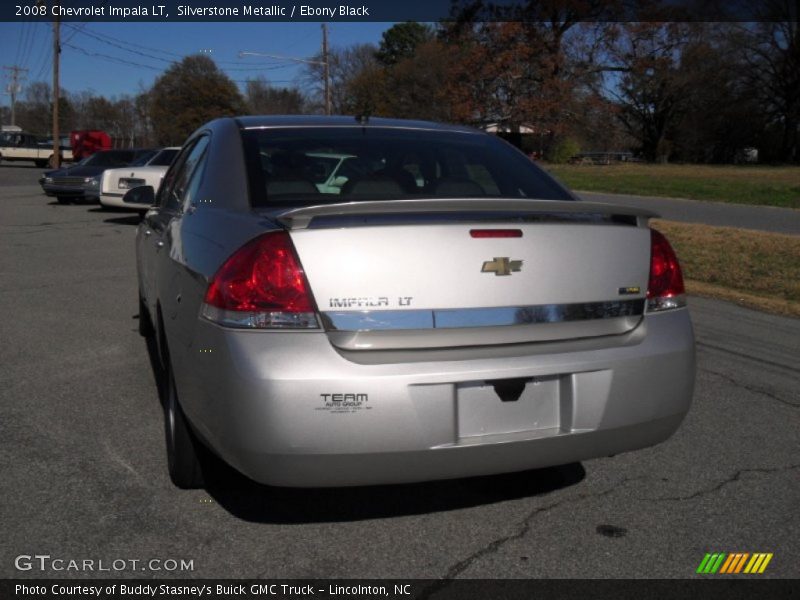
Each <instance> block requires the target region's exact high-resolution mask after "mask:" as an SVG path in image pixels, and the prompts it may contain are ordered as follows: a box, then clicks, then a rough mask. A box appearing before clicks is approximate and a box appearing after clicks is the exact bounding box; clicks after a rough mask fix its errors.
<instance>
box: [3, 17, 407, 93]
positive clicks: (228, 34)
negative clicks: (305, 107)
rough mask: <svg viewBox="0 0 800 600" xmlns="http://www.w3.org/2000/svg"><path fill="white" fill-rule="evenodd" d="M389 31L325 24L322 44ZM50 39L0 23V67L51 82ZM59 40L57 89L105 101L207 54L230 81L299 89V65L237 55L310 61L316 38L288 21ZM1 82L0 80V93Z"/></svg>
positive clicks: (31, 26)
mask: <svg viewBox="0 0 800 600" xmlns="http://www.w3.org/2000/svg"><path fill="white" fill-rule="evenodd" d="M391 25H392V24H391V23H345V22H336V23H331V24H329V26H328V36H329V44H330V45H331V46H332V47H337V46H349V45H351V44H355V43H376V44H377V43H378V42H379V41H380V39H381V34H382V33H383V32H384V31H385V30H386V29H388V28H389V27H391ZM52 39H53V38H52V27H51V24H50V23H30V22H26V23H10V22H2V23H0V57H2V60H0V64H2V65H7V66H11V65H17V66H20V67H25V68H27V69H29V70H28V72H27V73H26V74H25V75H26V76H27V80H26V83H30V82H33V81H47V82H52V76H53V75H52V68H53V67H52V64H53V63H52V45H53V44H52ZM61 39H62V53H61V87H62V88H64V89H66V90H67V91H69V92H79V91H82V90H90V91H92V92H94V93H95V94H100V95H104V96H107V97H111V96H118V95H121V94H135V93H137V92H138V91H139V89H140V87H141V86H145V87H149V86H150V85H151V84H152V83H153V81H154V79H155V78H156V77H157V76H158V75H159V73H160V72H161V71H162V70H163V69H166V68H168V67H169V61H173V60H180V58H181V57H182V56H185V55H188V54H194V53H197V52H201V51H208V50H210V51H211V52H210V56H211V57H212V58H213V59H214V60H215V61H216V62H217V64H218V65H219V67H220V68H222V69H223V70H225V71H226V72H227V73H228V75H229V76H230V77H231V79H233V80H235V81H237V82H243V81H244V80H246V79H247V78H248V77H255V76H258V75H263V76H264V77H266V78H267V80H269V81H271V82H273V83H274V84H275V85H282V86H284V85H285V86H291V85H292V84H296V85H298V86H300V87H302V86H303V81H302V76H303V72H304V68H303V66H302V65H301V64H300V63H296V62H295V63H293V62H289V61H276V60H273V59H269V58H262V57H253V56H248V57H242V58H239V56H238V54H239V51H252V52H261V53H266V54H279V55H285V56H292V57H299V58H304V57H310V56H313V55H314V54H316V53H317V52H319V51H320V47H321V42H322V31H321V24H320V23H296V22H295V23H209V22H202V23H130V22H129V23H98V22H89V23H83V22H73V23H64V24H62V30H61ZM72 46H74V47H72ZM75 47H77V49H76V48H75ZM100 55H103V56H100ZM123 61H124V62H123ZM130 63H135V64H130ZM6 73H7V71H4V72H3V74H4V75H5V74H6ZM7 83H8V79H7V78H6V77H5V76H3V77H2V92H5V91H6V85H7ZM23 85H24V84H23ZM22 96H24V91H23V94H22ZM0 99H1V100H0V104H2V105H5V106H8V105H9V104H10V98H9V96H8V95H6V94H5V93H4V94H3V95H0Z"/></svg>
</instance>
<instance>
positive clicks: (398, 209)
mask: <svg viewBox="0 0 800 600" xmlns="http://www.w3.org/2000/svg"><path fill="white" fill-rule="evenodd" d="M435 213H440V214H441V213H479V214H481V215H484V214H485V216H487V217H491V216H492V214H496V215H501V214H502V215H503V216H505V217H508V216H509V214H512V215H518V216H522V215H559V214H587V215H603V216H616V215H619V216H625V217H636V218H637V221H639V223H640V224H642V223H643V222H645V221H646V220H647V219H650V218H654V217H658V214H657V213H654V212H652V211H650V210H646V209H643V208H636V207H632V206H619V205H614V204H601V203H598V202H582V201H576V200H515V199H501V198H498V199H495V198H493V199H481V198H464V199H462V198H454V199H449V198H436V199H404V200H377V201H365V202H342V203H337V204H319V205H315V206H304V207H303V208H295V209H288V210H284V211H280V210H278V211H270V213H269V216H270V217H271V218H273V219H275V220H276V221H278V222H279V223H280V224H281V225H283V226H284V227H286V228H287V229H306V228H308V226H309V225H310V224H311V221H312V220H313V219H315V218H317V217H356V216H368V215H388V214H435Z"/></svg>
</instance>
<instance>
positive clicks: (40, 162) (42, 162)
mask: <svg viewBox="0 0 800 600" xmlns="http://www.w3.org/2000/svg"><path fill="white" fill-rule="evenodd" d="M34 164H35V165H36V166H37V167H39V168H40V169H44V168H45V167H46V166H47V161H46V160H37V161H36V162H35V163H34Z"/></svg>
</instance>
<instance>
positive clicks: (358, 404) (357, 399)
mask: <svg viewBox="0 0 800 600" xmlns="http://www.w3.org/2000/svg"><path fill="white" fill-rule="evenodd" d="M319 397H320V399H321V400H322V406H317V407H316V408H315V409H314V410H326V411H328V412H333V413H352V412H357V411H360V410H371V409H372V407H371V406H369V404H368V403H369V394H355V393H347V394H320V395H319Z"/></svg>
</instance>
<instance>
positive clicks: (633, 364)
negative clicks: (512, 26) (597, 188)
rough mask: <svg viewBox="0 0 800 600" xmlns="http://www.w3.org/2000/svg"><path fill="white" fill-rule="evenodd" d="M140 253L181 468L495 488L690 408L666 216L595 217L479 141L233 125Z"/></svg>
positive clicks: (369, 129) (445, 129)
mask: <svg viewBox="0 0 800 600" xmlns="http://www.w3.org/2000/svg"><path fill="white" fill-rule="evenodd" d="M123 202H125V203H129V202H130V203H134V204H137V205H144V206H150V208H149V209H148V210H147V212H146V214H145V216H144V218H143V220H142V222H141V223H140V224H139V226H138V230H137V235H136V259H137V270H138V278H139V311H140V312H139V314H140V319H139V325H140V331H141V333H142V334H143V335H145V336H147V337H148V338H149V339H150V346H151V348H152V347H155V348H156V349H157V363H158V364H159V365H160V367H159V368H160V369H161V371H162V373H163V377H162V379H163V381H164V382H165V383H164V388H163V394H162V396H163V398H162V399H163V405H164V411H165V419H164V421H165V431H166V441H167V458H168V465H169V472H170V475H171V477H172V480H173V482H174V483H175V484H176V485H178V486H180V487H187V488H188V487H194V486H199V485H202V483H203V481H204V475H206V474H207V473H208V469H209V468H210V466H209V465H210V464H211V463H214V464H219V461H217V460H216V459H214V460H209V459H210V458H212V457H211V453H213V454H216V455H217V457H219V458H221V459H222V460H223V461H224V462H225V463H227V464H228V465H231V466H233V467H234V468H235V469H237V470H238V471H240V472H241V473H243V474H245V475H246V476H248V477H250V478H252V479H254V480H256V481H258V482H261V483H266V484H272V485H283V486H346V485H368V484H384V483H401V482H412V481H425V480H435V479H447V478H457V477H467V476H474V475H486V474H492V473H503V472H512V471H521V470H525V469H534V468H539V467H545V466H551V465H560V464H567V463H572V462H575V461H580V460H584V459H588V458H593V457H600V456H607V455H612V454H617V453H620V452H625V451H628V450H635V449H637V448H644V447H647V446H651V445H653V444H657V443H659V442H661V441H663V440H665V439H667V438H668V437H669V436H670V435H671V434H672V433H673V432H674V431H675V430H676V429H677V427H678V426H679V424H680V423H681V421H682V420H683V418H684V416H685V415H686V413H687V411H688V409H689V404H690V401H691V397H692V391H693V388H694V374H695V352H694V335H693V332H692V325H691V321H690V319H689V314H688V311H687V308H686V300H685V295H684V285H683V278H682V275H681V270H680V266H679V264H678V261H677V258H676V256H675V253H674V252H673V250H672V248H671V247H670V245H669V243H668V242H667V240H666V238H665V237H664V236H663V235H662V234H660V233H659V232H657V231H655V230H653V229H651V228H650V227H649V225H648V221H649V218H650V217H652V216H654V215H653V213H651V212H648V211H645V210H641V209H637V208H630V207H622V206H614V205H607V204H595V203H589V202H581V201H579V200H577V199H576V198H575V197H574V196H573V195H572V194H571V193H570V192H569V191H567V190H566V189H565V188H564V187H562V186H561V185H560V184H559V183H558V182H556V181H555V180H554V179H553V178H552V177H550V176H549V175H547V174H546V173H544V172H543V171H542V170H541V169H540V168H539V167H537V166H536V165H535V164H534V163H532V162H531V161H530V160H529V159H528V158H527V157H526V156H525V155H524V154H522V153H521V152H519V151H518V150H516V149H515V148H513V147H512V146H510V145H509V144H507V143H506V142H504V141H502V140H500V139H498V138H496V137H494V136H492V135H490V134H486V133H483V132H479V131H477V130H474V129H471V128H467V127H457V126H446V125H440V124H435V123H428V122H421V121H402V120H389V119H368V118H364V117H361V118H354V117H299V116H297V117H294V116H293V117H252V116H249V117H240V118H223V119H217V120H215V121H212V122H210V123H208V124H207V125H205V126H203V127H201V128H200V129H198V130H197V131H196V132H195V133H194V134H192V135H191V136H190V137H189V139H188V140H187V141H186V143H185V144H184V145H183V146H182V148H181V150H180V152H179V153H178V155H177V156H176V157H175V159H174V160H173V162H172V164H171V166H170V167H169V170H168V171H167V172H166V174H165V175H164V178H163V181H162V183H161V185H160V187H159V190H158V193H157V194H156V193H155V191H154V189H153V187H149V186H143V187H138V188H134V189H132V190H130V191H129V192H127V194H126V195H125V197H124V198H123Z"/></svg>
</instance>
